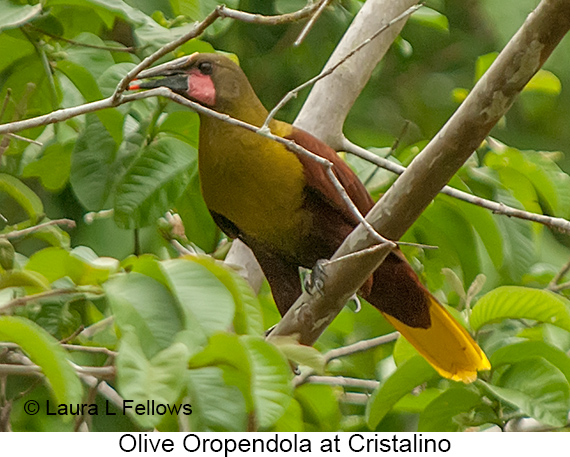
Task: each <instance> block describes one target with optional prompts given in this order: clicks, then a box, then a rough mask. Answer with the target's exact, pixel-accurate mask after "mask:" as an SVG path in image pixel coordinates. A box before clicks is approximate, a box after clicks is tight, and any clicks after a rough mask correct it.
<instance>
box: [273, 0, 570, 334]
mask: <svg viewBox="0 0 570 457" xmlns="http://www.w3.org/2000/svg"><path fill="white" fill-rule="evenodd" d="M569 29H570V2H568V1H566V0H542V2H541V3H540V4H539V6H538V7H537V8H536V10H535V11H533V12H532V13H531V14H530V15H529V17H528V18H527V20H526V21H525V23H524V24H523V26H522V27H521V28H520V29H519V31H518V32H517V33H516V34H515V36H514V37H513V38H512V39H511V40H510V42H509V43H508V44H507V46H506V47H505V49H503V51H502V52H501V54H500V55H499V56H498V57H497V59H496V60H495V62H494V63H493V65H492V66H491V67H490V68H489V70H488V71H487V73H485V75H484V76H483V77H482V78H481V79H480V80H479V81H478V83H477V84H476V86H475V87H474V89H473V90H472V91H471V93H470V94H469V96H468V97H467V99H466V100H465V101H464V102H463V104H462V105H461V106H460V107H459V108H458V110H457V111H456V112H455V113H454V115H453V116H452V117H451V118H450V119H449V121H448V122H447V123H446V125H445V126H444V127H443V128H442V129H441V131H440V132H439V133H438V134H437V135H436V136H435V137H434V138H433V139H432V141H431V142H430V143H429V144H428V145H427V146H426V148H425V149H424V150H423V151H422V153H421V154H419V155H418V156H417V157H416V158H415V159H414V161H413V162H412V163H411V164H410V166H409V167H408V168H407V170H406V171H405V172H404V173H403V174H402V175H401V176H400V177H399V178H398V179H397V180H396V182H395V183H394V185H393V186H392V187H391V188H390V189H389V190H388V192H387V193H386V194H385V195H384V196H383V197H382V199H381V200H380V201H379V202H378V203H377V204H376V205H375V206H374V208H373V209H372V210H371V211H370V213H369V214H368V216H367V219H368V221H369V222H370V223H371V224H372V225H373V226H374V228H376V230H377V231H378V232H379V233H381V234H382V235H383V236H385V237H386V238H388V239H391V240H398V239H399V238H400V237H401V236H402V235H403V234H404V233H405V232H406V230H408V229H409V228H410V227H411V225H412V224H413V223H414V221H415V220H416V219H417V218H418V217H419V216H420V214H421V213H422V211H423V210H424V209H425V208H426V207H427V205H428V204H429V203H430V202H431V200H432V199H433V198H434V197H435V196H436V195H437V194H438V193H439V191H440V190H441V189H442V188H443V187H444V186H445V184H446V183H447V182H448V181H449V179H451V177H452V176H453V175H454V174H455V173H456V172H457V171H458V170H459V168H460V167H461V165H462V164H463V163H464V162H465V161H466V160H467V159H468V158H469V156H470V155H471V154H472V153H473V151H474V150H475V149H476V148H477V147H478V146H479V144H480V143H481V142H482V141H483V139H484V138H485V137H486V136H487V135H488V133H489V131H490V130H491V129H492V128H493V126H494V125H495V124H496V123H497V122H498V121H499V119H500V118H501V117H502V116H503V115H504V114H505V113H506V112H507V111H508V109H509V108H510V107H511V105H512V103H513V102H514V100H515V98H516V96H517V95H518V94H519V92H520V91H521V90H522V89H523V88H524V86H525V85H526V84H527V83H528V81H529V80H530V79H531V78H532V76H533V75H534V74H535V73H536V72H537V71H538V70H539V68H540V67H541V66H542V65H543V64H544V62H545V61H546V59H547V58H548V56H549V55H550V54H551V53H552V51H553V50H554V48H555V47H556V46H557V44H558V43H559V42H560V40H561V39H562V38H563V37H564V35H565V34H566V33H567V32H568V30H569ZM373 244H374V241H373V240H372V239H371V237H370V236H369V233H368V231H367V230H365V229H364V228H363V227H362V226H361V225H359V226H358V227H357V228H356V229H355V230H354V231H353V232H352V233H351V234H350V235H349V236H348V238H347V239H346V240H345V241H344V243H343V244H342V246H341V247H340V248H339V249H338V251H337V252H336V253H335V255H334V256H333V259H334V258H338V257H342V256H345V255H347V254H349V253H351V252H355V251H360V250H363V249H366V248H369V247H370V246H372V245H373ZM380 256H381V254H379V257H380ZM384 256H385V255H384ZM382 260H383V258H382V259H381V260H380V262H381V261H382ZM359 262H361V263H360V265H358V267H356V268H355V266H354V265H352V266H351V268H350V271H347V269H346V268H344V266H342V267H341V268H335V269H334V270H333V269H331V270H330V271H327V272H326V273H327V278H326V279H327V280H326V284H325V295H326V299H327V300H326V301H327V304H326V306H324V305H323V303H322V301H323V300H322V297H317V298H315V297H311V296H310V295H308V294H307V293H304V294H303V295H301V297H300V298H299V299H298V300H297V302H296V303H295V304H294V305H293V306H292V307H291V309H290V310H289V312H288V313H287V314H286V315H285V316H284V318H283V319H282V320H281V322H279V324H277V326H276V327H275V329H274V330H273V332H272V333H271V335H270V337H271V336H283V335H295V336H296V338H297V339H298V341H299V342H301V343H302V344H307V345H311V344H313V343H314V342H315V341H316V339H317V338H318V337H319V336H320V334H321V331H322V330H324V329H325V328H326V326H327V325H328V323H329V322H331V321H332V320H333V319H334V317H336V315H337V314H338V313H339V312H340V310H341V309H342V307H343V306H344V304H345V303H346V298H347V296H348V297H349V296H350V295H352V293H354V292H356V290H358V288H359V287H360V285H361V283H360V278H361V277H364V278H366V277H368V276H369V275H370V274H371V273H372V272H373V271H374V269H375V268H376V267H377V265H378V264H379V262H374V261H372V259H356V260H355V261H354V263H359ZM340 263H342V262H339V264H340ZM333 265H335V266H336V267H338V264H333ZM354 270H357V271H358V277H357V278H353V277H351V276H349V275H350V274H351V272H352V271H354ZM363 271H364V272H365V273H364V274H363V273H362V272H363ZM330 283H332V285H331V286H330V287H329V284H330ZM335 283H339V284H342V285H343V287H338V286H337V287H336V288H335V286H334V284H335ZM355 286H356V287H355ZM347 289H350V290H347ZM329 291H330V292H329ZM335 292H336V294H335Z"/></svg>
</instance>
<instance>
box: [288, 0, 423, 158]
mask: <svg viewBox="0 0 570 457" xmlns="http://www.w3.org/2000/svg"><path fill="white" fill-rule="evenodd" d="M416 3H418V1H417V0H368V1H367V2H366V3H365V4H364V5H363V6H362V8H361V9H360V11H359V12H358V14H357V15H356V16H355V18H354V20H353V22H352V24H351V25H350V27H349V29H348V30H347V32H346V33H345V34H344V36H343V37H342V40H341V41H340V43H339V44H338V46H337V47H336V49H335V50H334V52H333V53H332V55H331V57H330V58H329V60H328V62H327V64H326V65H325V68H324V69H323V72H325V71H326V70H327V69H328V68H331V67H333V66H334V65H336V64H337V63H338V62H339V61H341V60H342V59H343V58H344V57H345V56H346V55H347V54H349V53H350V52H351V51H352V50H353V49H355V48H356V47H357V46H359V45H360V44H361V43H362V42H363V41H365V40H366V39H368V38H370V37H371V36H372V35H374V33H376V32H377V31H378V30H379V29H381V28H382V27H383V26H384V25H385V24H388V23H389V22H390V21H391V20H392V19H394V18H395V17H397V16H398V15H400V14H402V13H403V12H404V11H406V10H407V9H408V8H410V7H412V6H413V5H415V4H416ZM405 23H406V20H402V21H400V22H399V23H397V24H394V25H393V26H392V27H390V28H389V29H388V30H386V31H385V32H384V33H382V34H380V35H379V36H378V37H376V38H375V39H374V40H373V41H372V42H371V43H370V44H369V45H367V46H366V47H365V48H364V49H362V51H360V52H359V53H358V54H356V55H354V56H353V57H351V58H350V60H348V61H346V62H344V63H343V64H342V65H340V67H339V68H337V69H336V70H335V71H334V73H332V74H331V75H329V76H327V78H326V79H323V80H321V81H319V82H317V83H316V84H315V86H314V87H313V89H312V90H311V93H310V94H309V97H308V98H307V101H306V102H305V103H304V105H303V108H302V109H301V111H300V113H299V115H298V116H297V119H296V120H295V122H294V125H295V126H296V127H299V128H301V129H303V130H305V131H307V132H309V133H311V134H312V135H313V136H316V137H317V138H319V139H320V140H322V141H324V142H325V143H327V144H328V145H329V146H331V147H332V148H333V149H337V150H338V149H341V147H342V140H343V135H342V129H343V125H344V121H345V119H346V116H348V112H349V111H350V109H351V108H352V105H354V102H355V101H356V98H357V97H358V95H360V92H362V89H364V86H365V85H366V83H367V82H368V80H369V79H370V75H371V74H372V71H373V70H374V68H376V65H377V64H378V62H380V60H381V59H382V57H384V54H386V52H387V51H388V49H389V48H390V46H391V45H392V43H393V41H394V40H395V39H396V37H397V36H398V34H399V33H400V31H401V30H402V28H403V27H404V24H405Z"/></svg>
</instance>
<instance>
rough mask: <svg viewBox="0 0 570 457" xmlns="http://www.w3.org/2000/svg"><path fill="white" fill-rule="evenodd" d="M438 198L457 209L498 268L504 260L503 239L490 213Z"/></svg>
mask: <svg viewBox="0 0 570 457" xmlns="http://www.w3.org/2000/svg"><path fill="white" fill-rule="evenodd" d="M463 190H465V189H463ZM438 198H441V199H443V200H445V201H447V202H448V203H450V204H452V205H453V206H455V207H457V209H458V212H460V213H461V214H462V216H463V217H464V218H465V220H466V221H467V222H468V223H469V224H470V225H471V226H472V227H473V229H475V231H476V232H477V234H478V235H479V237H480V238H481V241H483V244H484V245H485V249H486V251H487V253H488V254H489V257H490V258H491V260H492V261H493V265H495V267H496V268H499V267H500V266H501V265H502V263H503V260H504V253H503V238H502V234H501V231H500V230H499V226H498V224H497V222H496V220H495V217H494V216H493V215H492V214H491V212H490V211H488V210H486V209H484V208H481V207H479V206H476V205H473V204H471V203H467V202H464V201H461V200H457V199H452V198H451V197H448V196H447V195H440V196H438Z"/></svg>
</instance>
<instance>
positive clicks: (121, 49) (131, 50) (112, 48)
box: [27, 24, 137, 53]
mask: <svg viewBox="0 0 570 457" xmlns="http://www.w3.org/2000/svg"><path fill="white" fill-rule="evenodd" d="M27 26H28V27H29V28H31V29H32V30H35V31H36V32H39V33H41V34H42V35H45V36H49V37H50V38H53V39H54V40H58V41H63V42H65V43H69V44H72V45H74V46H81V47H84V48H91V49H100V50H102V51H111V52H128V53H134V52H135V51H136V50H137V48H135V47H133V46H130V47H116V46H101V45H96V44H89V43H80V42H79V41H75V40H70V39H69V38H64V37H62V36H58V35H54V34H53V33H49V32H46V31H45V30H42V29H40V28H39V27H36V26H35V25H32V24H27Z"/></svg>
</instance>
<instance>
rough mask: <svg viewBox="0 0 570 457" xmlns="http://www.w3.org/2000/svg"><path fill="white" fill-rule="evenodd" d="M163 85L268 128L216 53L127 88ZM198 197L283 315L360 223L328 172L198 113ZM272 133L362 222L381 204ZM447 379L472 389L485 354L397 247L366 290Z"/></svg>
mask: <svg viewBox="0 0 570 457" xmlns="http://www.w3.org/2000/svg"><path fill="white" fill-rule="evenodd" d="M155 87H166V88H168V89H170V90H171V91H173V92H175V93H177V94H178V95H181V96H183V97H185V98H187V99H189V100H191V101H193V102H196V103H198V104H200V105H202V106H204V107H207V108H210V109H212V110H215V111H217V112H219V113H221V114H225V115H228V116H230V117H232V118H234V119H237V120H240V121H243V122H246V123H248V124H251V125H253V126H255V127H261V126H262V125H263V124H264V122H265V120H266V118H267V116H268V111H267V109H266V108H265V107H264V105H263V104H262V102H261V101H260V100H259V98H258V96H257V95H256V93H255V91H254V89H253V87H252V86H251V84H250V82H249V80H248V78H247V76H246V74H245V73H244V71H243V70H242V69H241V67H240V66H239V65H238V64H237V63H236V62H234V61H233V60H232V59H230V58H228V57H227V56H225V55H222V54H219V53H194V54H192V55H189V56H183V57H181V58H178V59H175V60H173V61H170V62H166V63H164V64H161V65H158V66H156V67H154V68H150V69H148V70H145V71H143V72H141V73H140V74H139V76H138V79H137V80H135V81H133V82H132V83H131V84H130V86H129V89H130V90H138V89H150V88H155ZM198 114H199V117H200V131H199V147H198V169H199V176H200V185H201V191H202V195H203V198H204V201H205V203H206V206H207V207H208V210H209V211H210V213H211V215H212V217H213V219H214V221H215V222H216V224H217V225H218V227H219V228H220V229H221V230H222V231H223V232H224V233H225V234H226V235H227V236H228V237H229V238H232V239H236V238H238V239H240V240H242V241H243V242H244V243H245V244H246V245H247V246H249V248H250V249H251V250H252V251H253V253H254V255H255V257H256V259H257V261H258V262H259V264H260V266H261V269H262V270H263V272H264V274H265V277H266V278H267V281H268V282H269V285H270V288H271V292H272V295H273V298H274V300H275V303H276V305H277V308H278V310H279V312H280V313H281V315H284V314H285V313H286V312H287V310H288V309H289V308H290V307H291V306H292V305H293V303H294V302H295V301H296V299H297V298H298V297H299V296H300V295H301V292H302V284H301V281H300V279H299V267H304V268H307V269H311V268H312V267H313V266H314V265H316V264H317V263H318V262H319V261H322V260H323V259H329V258H331V256H332V255H333V253H334V252H335V251H336V249H337V248H338V247H339V246H340V245H341V243H342V242H343V240H344V239H345V238H346V236H347V235H348V234H349V233H350V232H351V231H352V230H353V229H354V228H355V227H356V226H357V225H358V224H359V222H360V220H359V218H358V216H357V215H356V214H355V212H354V211H353V210H351V209H350V208H349V206H348V204H347V203H346V201H345V200H343V198H342V197H341V195H340V192H339V190H338V188H337V187H335V185H334V184H333V183H332V181H331V180H330V178H329V177H328V176H327V174H326V171H325V169H324V168H323V166H322V165H321V164H318V163H317V162H316V161H315V160H312V159H311V158H310V157H309V156H307V155H302V154H297V153H295V152H294V151H292V150H291V149H290V148H289V147H287V146H286V145H284V144H282V143H279V142H276V141H274V140H272V139H271V138H268V137H266V136H263V135H259V134H257V133H256V132H253V131H249V130H246V129H244V128H243V127H241V126H239V125H233V124H230V123H228V122H225V121H224V120H221V119H219V118H217V117H212V116H208V115H207V114H205V113H202V112H199V113H198ZM269 128H270V130H271V132H272V133H273V134H274V135H277V136H279V137H282V138H285V139H288V140H292V141H294V142H295V143H296V144H298V145H299V146H301V147H303V148H305V149H306V150H308V151H310V152H312V153H313V154H316V155H318V156H320V157H322V158H325V159H327V160H329V161H330V162H331V163H332V170H333V172H334V173H335V175H336V177H337V178H338V180H339V181H340V183H341V184H342V186H343V187H344V189H345V190H346V192H347V193H348V195H349V197H350V199H351V200H352V202H353V203H354V205H355V206H356V207H357V208H358V210H359V211H360V212H361V213H362V214H364V215H365V214H366V213H367V212H368V211H369V210H370V209H371V208H372V206H373V205H374V201H373V199H372V197H371V196H370V194H369V193H368V191H367V190H366V188H365V187H364V185H363V184H362V182H361V181H360V180H359V179H358V177H357V176H356V174H355V173H354V172H353V171H352V169H351V168H350V167H349V166H348V164H347V163H346V162H345V161H344V160H342V158H341V157H340V156H339V155H338V154H337V153H336V151H335V150H334V149H332V148H331V147H329V146H328V145H327V144H325V143H324V142H322V141H321V140H319V139H317V138H316V137H314V136H312V135H311V134H309V133H308V132H305V131H303V130H302V129H299V128H297V127H294V126H293V125H291V124H288V123H285V122H282V121H279V120H276V119H271V120H270V122H269ZM359 294H360V296H361V297H362V298H364V299H365V300H367V301H368V302H369V303H370V304H371V305H372V306H374V307H375V308H377V309H378V310H379V311H380V312H381V313H382V314H383V315H384V317H385V318H386V319H387V320H388V322H390V323H391V324H392V325H393V326H394V327H395V328H396V330H398V331H399V332H400V334H401V335H403V336H404V337H405V338H406V339H407V340H408V341H409V342H410V343H411V344H412V345H413V346H414V347H415V348H416V350H417V351H418V352H419V353H420V354H421V355H422V356H423V357H424V358H425V359H426V360H427V361H428V362H429V363H430V364H431V365H432V366H433V367H434V368H435V370H436V371H437V372H438V373H439V374H440V375H441V376H443V377H445V378H449V379H452V380H455V381H463V382H465V383H469V382H472V381H474V380H475V379H476V378H477V373H478V371H483V370H488V369H490V363H489V360H488V359H487V357H486V355H485V353H484V352H483V351H482V350H481V348H480V347H479V346H478V345H477V343H476V342H475V341H474V340H473V338H472V337H471V335H469V333H468V332H467V331H466V330H465V329H464V328H463V326H461V325H460V324H459V323H458V322H457V321H456V320H455V319H454V318H453V317H452V316H451V315H450V314H449V312H448V311H447V310H446V309H445V308H444V307H443V306H442V305H441V304H440V303H439V302H438V301H437V299H436V298H435V297H434V296H433V295H432V294H431V293H430V292H429V291H428V290H427V289H426V287H424V285H423V284H422V283H421V282H420V280H419V278H418V276H417V275H416V273H415V272H414V270H413V269H412V267H411V266H410V264H409V263H408V262H407V260H406V258H405V257H404V255H403V254H402V253H401V251H400V250H399V249H395V250H393V251H392V252H391V253H390V254H389V255H388V256H387V257H386V259H385V260H384V262H383V263H382V264H381V265H380V266H379V267H378V269H377V270H376V271H375V272H374V273H373V274H372V276H371V278H369V280H368V281H367V282H366V283H365V284H364V285H363V286H362V288H361V289H360V291H359Z"/></svg>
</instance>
